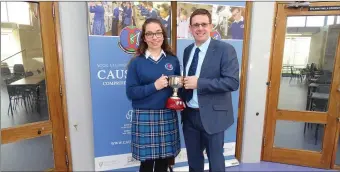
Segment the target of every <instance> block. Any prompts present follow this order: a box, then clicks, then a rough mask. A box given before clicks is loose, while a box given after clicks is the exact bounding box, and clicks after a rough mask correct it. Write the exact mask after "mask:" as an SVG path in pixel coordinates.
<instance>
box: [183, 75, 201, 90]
mask: <svg viewBox="0 0 340 172" xmlns="http://www.w3.org/2000/svg"><path fill="white" fill-rule="evenodd" d="M197 80H198V77H197V76H187V77H185V78H184V88H185V89H196V88H197Z"/></svg>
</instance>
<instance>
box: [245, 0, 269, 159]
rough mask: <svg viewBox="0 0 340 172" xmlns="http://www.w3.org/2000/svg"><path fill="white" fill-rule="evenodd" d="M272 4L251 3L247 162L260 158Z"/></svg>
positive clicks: (246, 120)
mask: <svg viewBox="0 0 340 172" xmlns="http://www.w3.org/2000/svg"><path fill="white" fill-rule="evenodd" d="M274 4H275V2H255V3H254V4H253V13H252V19H251V20H252V21H251V33H250V46H249V59H248V73H247V88H246V98H245V117H244V129H243V130H244V132H243V145H242V159H241V160H242V162H246V163H254V162H259V161H260V160H261V148H262V135H263V126H264V125H263V124H264V115H265V106H266V94H267V90H266V89H267V86H266V82H267V79H268V71H269V59H270V48H271V40H272V32H273V30H272V28H273V22H274V21H273V19H274ZM257 112H258V113H259V115H258V116H256V113H257Z"/></svg>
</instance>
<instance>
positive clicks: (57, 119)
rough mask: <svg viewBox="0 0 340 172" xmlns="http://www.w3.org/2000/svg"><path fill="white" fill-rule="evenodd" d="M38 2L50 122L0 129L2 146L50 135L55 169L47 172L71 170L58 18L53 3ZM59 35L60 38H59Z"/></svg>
mask: <svg viewBox="0 0 340 172" xmlns="http://www.w3.org/2000/svg"><path fill="white" fill-rule="evenodd" d="M30 3H37V4H38V10H39V19H40V33H41V42H42V51H43V55H44V69H45V70H44V71H45V80H46V89H47V90H48V91H47V104H48V112H49V120H47V121H39V122H34V123H28V124H24V125H19V126H13V127H9V128H4V129H1V144H8V143H13V142H17V141H21V140H25V139H32V138H38V137H41V136H46V135H51V137H52V146H53V159H54V168H53V169H45V170H47V171H72V163H70V157H71V156H70V139H69V129H68V117H67V116H68V115H67V109H66V96H64V95H65V91H64V89H63V88H64V83H65V81H64V77H63V76H64V75H63V68H62V61H61V59H62V58H61V56H60V55H61V46H59V44H60V39H58V36H60V30H58V29H57V28H58V27H59V22H56V20H57V19H59V16H58V15H56V11H55V10H56V9H57V8H56V7H55V5H56V4H57V3H55V2H30ZM58 34H59V35H58Z"/></svg>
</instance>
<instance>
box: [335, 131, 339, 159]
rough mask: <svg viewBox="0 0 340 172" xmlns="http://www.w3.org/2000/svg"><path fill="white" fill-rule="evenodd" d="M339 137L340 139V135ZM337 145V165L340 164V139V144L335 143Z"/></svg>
mask: <svg viewBox="0 0 340 172" xmlns="http://www.w3.org/2000/svg"><path fill="white" fill-rule="evenodd" d="M338 139H340V137H338ZM335 146H337V149H336V155H335V156H336V157H335V158H336V159H335V165H339V166H340V140H338V145H335Z"/></svg>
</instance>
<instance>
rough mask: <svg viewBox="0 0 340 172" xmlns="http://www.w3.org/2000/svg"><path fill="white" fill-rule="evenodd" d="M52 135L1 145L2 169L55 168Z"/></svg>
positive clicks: (38, 169)
mask: <svg viewBox="0 0 340 172" xmlns="http://www.w3.org/2000/svg"><path fill="white" fill-rule="evenodd" d="M53 156H54V155H53V148H52V137H51V136H49V135H47V136H42V137H37V138H34V139H28V140H21V141H18V142H14V143H8V144H2V145H1V170H2V171H45V170H47V169H51V168H54V157H53Z"/></svg>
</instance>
